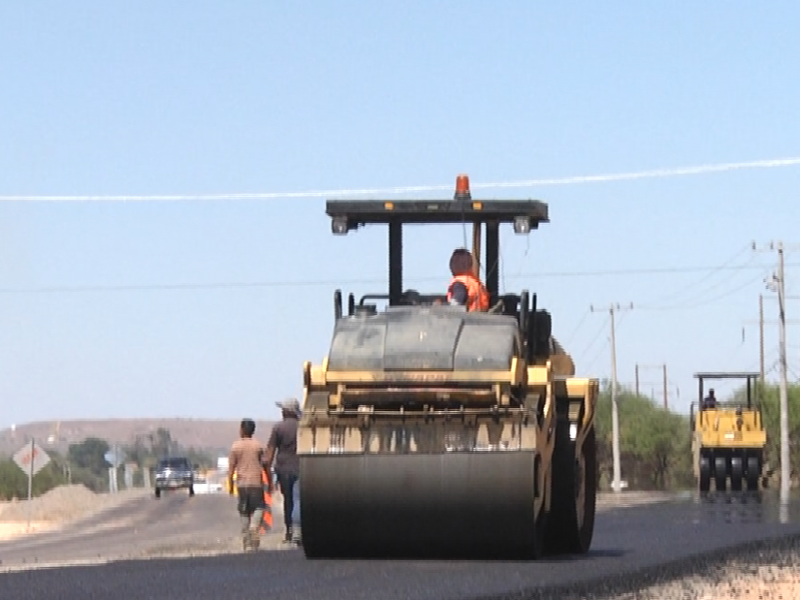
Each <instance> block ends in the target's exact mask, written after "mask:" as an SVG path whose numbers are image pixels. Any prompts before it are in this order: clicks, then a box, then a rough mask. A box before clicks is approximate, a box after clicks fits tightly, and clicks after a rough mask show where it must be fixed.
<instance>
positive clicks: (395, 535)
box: [298, 176, 598, 558]
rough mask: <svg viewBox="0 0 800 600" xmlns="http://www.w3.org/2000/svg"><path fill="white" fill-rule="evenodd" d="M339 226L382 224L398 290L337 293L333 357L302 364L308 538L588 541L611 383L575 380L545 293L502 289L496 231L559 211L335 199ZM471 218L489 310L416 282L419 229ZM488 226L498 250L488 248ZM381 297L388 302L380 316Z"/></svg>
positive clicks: (363, 550) (301, 442)
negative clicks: (411, 287) (605, 389)
mask: <svg viewBox="0 0 800 600" xmlns="http://www.w3.org/2000/svg"><path fill="white" fill-rule="evenodd" d="M327 214H328V215H329V216H330V217H331V219H332V228H333V232H334V233H335V234H339V235H342V234H346V233H347V232H349V231H352V230H354V229H357V228H358V227H360V226H362V225H368V224H383V225H387V226H388V230H389V231H388V233H389V240H388V241H389V277H388V279H389V282H388V283H389V285H388V293H380V294H368V295H366V296H364V297H362V298H360V299H359V300H358V301H356V298H355V296H354V295H353V294H350V295H349V297H348V301H347V303H346V307H344V306H343V302H342V294H341V291H339V290H337V291H336V292H335V294H334V316H335V322H334V329H333V337H332V341H331V345H330V349H329V352H328V354H327V356H326V357H325V358H324V360H323V361H322V363H321V364H319V365H312V364H311V363H310V362H307V363H306V364H305V365H304V386H305V396H304V406H303V414H302V417H301V421H300V428H299V432H298V454H299V455H300V463H301V467H300V468H301V477H300V493H301V497H302V499H303V500H302V502H303V509H302V510H303V516H302V519H303V548H304V551H305V554H306V556H307V557H309V558H318V557H378V556H407V557H428V556H431V557H447V556H449V557H454V556H480V557H487V558H497V557H501V556H504V557H507V556H513V557H519V558H536V557H538V556H540V555H541V554H542V553H543V552H545V551H552V552H577V553H580V552H586V551H587V550H588V549H589V546H590V544H591V539H592V534H593V529H594V515H595V490H596V486H597V480H596V477H597V466H596V453H595V447H596V444H595V429H594V416H595V403H596V399H597V393H598V381H597V380H596V379H591V378H580V377H576V376H575V368H574V365H573V362H572V359H571V358H570V356H569V355H568V354H566V352H565V351H564V350H563V348H561V346H560V345H559V344H558V342H557V341H556V340H555V339H554V338H553V337H552V335H551V325H550V323H551V321H550V315H549V314H548V313H547V312H546V311H544V310H539V309H537V306H536V296H535V295H531V294H529V293H528V292H527V291H521V292H520V293H519V294H504V295H501V294H500V293H499V289H498V288H499V285H498V281H499V277H498V273H499V231H500V226H501V225H503V224H508V223H513V224H514V231H515V232H516V233H518V234H525V233H529V231H530V230H531V229H536V228H537V227H538V225H539V224H540V223H543V222H548V210H547V205H546V204H544V203H542V202H540V201H536V200H526V201H518V200H514V201H503V200H490V201H489V200H481V201H474V200H472V198H471V195H470V193H469V188H468V180H467V179H466V177H465V176H459V178H458V183H457V191H456V196H455V198H454V200H452V201H449V200H431V201H427V200H418V201H383V200H365V201H329V202H328V203H327ZM448 223H449V224H463V225H464V226H465V227H466V226H468V225H472V227H473V248H472V252H473V256H474V257H475V258H476V259H477V260H479V261H480V264H481V265H485V266H486V269H485V270H486V277H485V279H484V281H485V284H486V287H487V289H488V291H489V292H490V295H491V303H490V306H491V308H490V310H489V311H488V312H467V311H466V309H465V308H463V307H457V306H450V305H448V303H447V301H446V287H447V280H448V275H449V274H448V273H447V270H446V269H447V263H446V257H447V256H448V255H449V252H450V251H451V250H452V248H443V249H442V250H443V252H442V256H443V257H445V259H444V264H442V265H441V267H440V268H441V270H442V271H443V274H442V284H441V286H438V287H439V290H440V291H439V292H437V293H434V294H430V295H423V294H419V293H417V292H414V291H406V292H404V291H403V279H402V278H403V261H402V234H403V231H404V227H406V226H408V225H409V224H425V225H428V226H429V227H431V235H436V228H435V225H437V224H448ZM482 233H483V234H484V237H485V256H482V254H481V251H480V246H481V238H482V236H481V234H482ZM375 300H384V301H385V302H386V308H385V309H384V310H382V311H378V310H377V308H376V305H375V304H372V303H371V302H374V301H375Z"/></svg>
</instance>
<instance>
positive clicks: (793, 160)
mask: <svg viewBox="0 0 800 600" xmlns="http://www.w3.org/2000/svg"><path fill="white" fill-rule="evenodd" d="M794 165H800V157H790V158H777V159H766V160H754V161H747V162H732V163H716V164H705V165H697V166H692V167H677V168H666V169H651V170H645V171H634V172H628V173H609V174H603V175H579V176H571V177H560V178H547V179H525V180H521V181H500V182H491V183H474V184H472V185H471V187H472V189H500V188H527V187H536V186H552V185H574V184H580V183H606V182H611V181H631V180H636V179H652V178H665V177H679V176H684V175H701V174H706V173H720V172H725V171H738V170H742V169H769V168H777V167H788V166H794ZM452 189H453V186H452V184H437V185H413V186H395V187H387V188H364V189H338V190H316V191H306V192H258V193H250V194H249V193H226V194H172V195H170V194H153V195H107V196H104V195H5V196H0V202H178V201H187V200H225V201H234V200H273V199H288V198H333V197H339V196H364V195H394V194H406V193H411V192H436V191H452Z"/></svg>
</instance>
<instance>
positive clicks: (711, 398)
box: [703, 388, 717, 410]
mask: <svg viewBox="0 0 800 600" xmlns="http://www.w3.org/2000/svg"><path fill="white" fill-rule="evenodd" d="M714 408H717V397H716V396H715V395H714V389H713V388H712V389H710V390H708V396H706V397H705V398H703V410H709V409H714Z"/></svg>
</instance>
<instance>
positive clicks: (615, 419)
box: [589, 303, 633, 493]
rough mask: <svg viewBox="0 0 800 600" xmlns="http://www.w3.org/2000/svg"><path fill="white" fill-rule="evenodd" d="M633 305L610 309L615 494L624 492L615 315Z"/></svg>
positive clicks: (614, 306)
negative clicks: (622, 483) (621, 471)
mask: <svg viewBox="0 0 800 600" xmlns="http://www.w3.org/2000/svg"><path fill="white" fill-rule="evenodd" d="M632 309H633V303H630V304H628V306H620V305H619V304H611V305H609V307H608V309H607V310H608V315H609V318H610V319H611V453H612V456H613V469H614V480H613V482H612V484H611V488H612V489H613V490H614V492H615V493H619V492H621V491H622V485H621V479H620V456H619V407H618V405H617V335H616V325H615V322H614V321H615V319H614V315H615V314H616V312H617V311H621V310H632ZM589 310H591V311H592V312H597V311H599V310H600V309H597V310H596V309H595V307H594V306H590V307H589Z"/></svg>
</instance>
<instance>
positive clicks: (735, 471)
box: [731, 456, 744, 492]
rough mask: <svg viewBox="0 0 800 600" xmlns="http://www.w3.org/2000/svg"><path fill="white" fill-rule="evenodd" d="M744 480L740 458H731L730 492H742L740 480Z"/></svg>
mask: <svg viewBox="0 0 800 600" xmlns="http://www.w3.org/2000/svg"><path fill="white" fill-rule="evenodd" d="M743 478H744V464H743V461H742V457H741V456H734V457H733V458H731V491H734V492H741V491H742V479H743Z"/></svg>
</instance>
